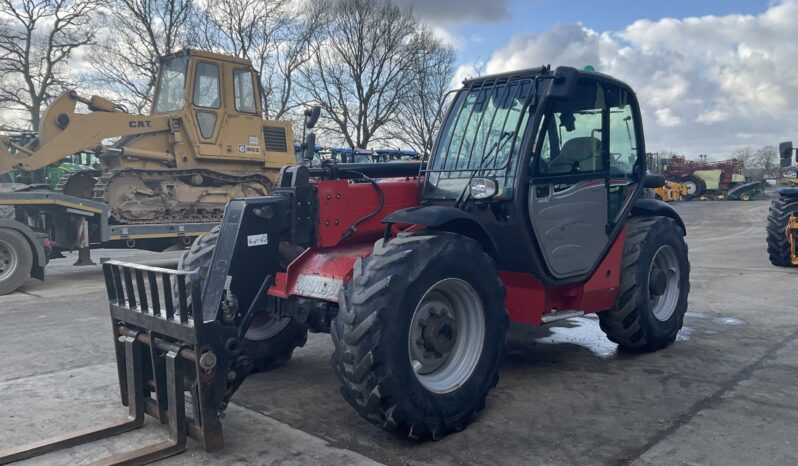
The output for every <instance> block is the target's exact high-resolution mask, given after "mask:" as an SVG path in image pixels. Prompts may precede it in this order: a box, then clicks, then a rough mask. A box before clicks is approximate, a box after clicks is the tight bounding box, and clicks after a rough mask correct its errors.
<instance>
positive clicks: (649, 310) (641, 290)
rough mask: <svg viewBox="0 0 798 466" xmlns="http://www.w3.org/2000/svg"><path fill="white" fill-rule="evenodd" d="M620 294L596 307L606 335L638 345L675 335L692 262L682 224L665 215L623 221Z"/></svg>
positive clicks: (665, 341) (647, 347)
mask: <svg viewBox="0 0 798 466" xmlns="http://www.w3.org/2000/svg"><path fill="white" fill-rule="evenodd" d="M627 227H628V229H627V235H626V240H625V241H624V248H623V258H622V259H621V278H620V286H619V289H618V299H617V302H616V304H615V307H614V308H613V309H611V310H608V311H604V312H599V313H598V316H599V323H600V325H601V329H602V330H603V331H604V333H605V334H606V335H607V337H608V338H609V339H610V340H611V341H613V342H615V343H617V344H618V345H620V346H622V347H624V348H627V349H633V350H639V351H656V350H658V349H662V348H664V347H666V346H668V345H670V344H671V343H673V342H674V340H675V339H676V334H677V333H679V330H681V328H682V324H683V322H684V314H685V312H686V311H687V295H688V294H689V293H690V262H689V260H688V257H687V244H686V243H685V242H684V237H683V234H682V230H681V228H680V227H679V226H678V225H677V224H676V222H675V221H673V219H670V218H667V217H635V218H632V219H630V220H629V222H628V224H627Z"/></svg>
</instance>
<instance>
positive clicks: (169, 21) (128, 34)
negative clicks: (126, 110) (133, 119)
mask: <svg viewBox="0 0 798 466" xmlns="http://www.w3.org/2000/svg"><path fill="white" fill-rule="evenodd" d="M109 9H110V18H111V21H110V23H111V27H110V28H109V34H108V35H107V37H106V38H105V40H104V41H102V43H101V44H100V47H99V50H98V52H99V53H98V54H97V56H96V57H95V61H94V62H95V69H96V71H97V75H96V82H97V84H98V85H99V86H101V87H102V88H103V89H104V90H107V91H110V92H112V93H114V94H115V95H114V97H115V98H117V99H120V100H121V101H122V102H124V103H126V104H128V105H131V106H132V107H134V108H135V109H136V110H137V111H138V112H139V113H142V112H143V111H144V110H145V109H146V108H147V107H148V106H149V105H150V104H151V103H152V95H151V94H152V92H151V91H152V86H153V84H154V83H155V79H156V78H157V76H158V65H159V58H160V57H161V56H163V55H168V54H170V53H172V52H175V51H177V50H178V49H180V48H181V47H183V46H185V45H186V36H187V32H188V31H187V30H188V23H189V20H190V19H191V16H192V14H194V12H195V7H194V4H193V1H192V0H113V2H112V3H111V4H110V6H109Z"/></svg>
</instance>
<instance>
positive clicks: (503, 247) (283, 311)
mask: <svg viewBox="0 0 798 466" xmlns="http://www.w3.org/2000/svg"><path fill="white" fill-rule="evenodd" d="M308 126H310V125H308ZM314 138H315V137H313V138H311V135H309V138H308V139H309V140H312V139H314ZM311 142H312V141H311ZM308 147H309V149H308V152H310V154H309V155H310V156H311V157H312V150H313V147H314V145H313V144H308ZM662 182H663V179H662V177H652V176H646V162H645V144H644V137H643V128H642V123H641V118H640V111H639V107H638V102H637V99H636V97H635V94H634V93H633V91H632V90H631V89H630V88H629V87H628V86H627V85H626V84H624V83H622V82H620V81H617V80H615V79H613V78H611V77H609V76H606V75H602V74H599V73H594V72H587V71H577V70H576V69H573V68H567V67H560V68H557V69H555V70H552V69H550V68H549V67H542V68H535V69H529V70H523V71H518V72H512V73H505V74H500V75H492V76H486V77H480V78H476V79H471V80H467V81H465V82H464V84H463V87H462V88H461V89H460V90H458V91H457V92H456V94H454V96H453V101H452V104H451V105H450V107H449V110H448V112H447V115H446V118H445V120H444V124H443V126H442V129H441V131H440V133H439V135H438V137H437V141H436V144H435V149H434V151H433V154H432V156H431V157H430V159H429V161H428V162H427V163H426V164H418V163H399V162H397V163H381V164H338V165H335V164H329V165H325V166H323V167H307V166H304V165H300V166H295V167H286V168H284V169H283V170H282V172H281V174H280V177H279V182H278V183H277V186H276V187H275V189H274V190H273V192H272V195H270V196H266V197H258V198H247V199H238V200H234V201H232V202H230V203H229V204H228V206H227V209H226V211H225V213H224V218H223V221H222V223H221V225H220V227H219V228H218V229H216V230H215V231H213V232H212V233H211V234H209V235H207V236H205V237H202V238H200V239H198V240H197V242H196V243H195V244H194V246H193V248H192V249H191V251H189V252H188V253H187V255H186V256H184V258H183V260H182V262H181V269H182V270H166V269H158V268H152V267H147V266H142V265H136V264H126V263H119V262H109V263H106V264H105V266H104V272H105V278H106V285H107V290H108V298H109V300H110V308H111V320H112V323H113V330H114V341H115V345H116V356H117V365H118V368H119V381H120V389H121V392H122V400H123V403H124V404H126V405H127V406H128V407H129V410H130V416H129V418H128V419H124V420H123V421H121V422H120V423H117V424H115V425H113V426H110V427H108V426H105V427H103V428H101V429H95V430H92V431H84V432H80V433H77V434H76V435H73V436H64V437H60V438H58V439H55V440H54V441H51V442H48V441H44V442H40V443H39V444H38V445H35V446H33V447H32V448H31V447H21V448H18V449H15V450H14V451H12V452H5V454H6V456H5V457H4V458H2V459H0V463H2V462H7V461H10V460H18V459H23V458H28V457H31V456H33V455H37V454H41V453H44V452H48V451H53V450H55V449H58V448H64V447H68V446H72V445H75V444H78V443H82V442H85V441H90V440H95V439H97V438H102V437H107V436H109V435H114V434H117V433H119V432H121V431H125V430H130V429H133V428H136V427H139V426H141V425H142V423H143V422H144V417H145V416H144V415H145V413H146V414H149V415H151V416H153V417H155V418H156V419H159V420H160V421H161V422H162V423H167V424H168V425H169V431H170V439H169V440H168V441H165V442H164V443H162V444H159V445H154V446H150V447H144V448H142V449H139V450H136V451H133V452H130V453H126V454H122V455H119V456H116V457H112V458H109V459H108V462H109V463H120V462H134V463H145V462H149V461H154V460H156V459H159V458H163V457H166V456H169V455H173V454H175V453H178V452H180V451H183V450H184V449H185V445H186V438H187V437H191V438H194V439H196V440H198V441H199V442H201V443H202V444H203V446H204V448H205V449H207V450H209V451H211V450H216V449H219V448H221V447H222V446H223V436H222V428H221V422H220V419H221V417H222V414H223V412H224V410H225V408H226V407H227V405H228V403H229V402H230V399H231V397H232V396H233V394H234V393H235V392H236V389H237V388H238V387H239V386H240V384H241V383H242V382H243V381H244V380H245V378H246V377H247V376H248V375H249V374H251V373H252V372H253V371H263V370H268V369H270V368H272V367H274V366H275V365H277V364H280V363H281V362H284V361H286V360H287V359H288V358H290V357H291V354H292V352H293V350H294V348H295V347H297V346H298V345H302V344H303V343H304V341H305V336H306V332H307V331H313V332H329V333H330V334H331V336H332V339H333V342H334V344H335V351H334V353H333V355H332V362H333V366H334V368H335V371H336V372H337V374H338V376H339V378H340V381H341V393H342V394H343V396H344V398H346V400H347V401H348V402H349V403H350V404H351V405H352V407H354V408H355V410H356V411H357V412H358V413H359V414H360V415H361V416H362V417H363V418H365V419H367V420H369V421H371V422H372V423H374V424H376V425H378V426H379V427H381V428H384V429H387V430H390V431H395V432H398V433H400V434H401V435H404V436H407V437H410V438H412V439H425V438H434V439H437V438H440V437H442V436H444V435H446V434H448V433H450V432H455V431H459V430H461V429H463V428H465V426H466V424H467V423H468V422H469V421H471V420H472V419H473V418H474V416H475V415H476V414H477V413H478V412H479V411H481V410H482V409H483V408H484V407H485V399H486V396H487V394H488V392H489V391H490V390H491V388H493V387H494V386H495V385H496V383H497V382H498V379H499V367H500V364H501V361H502V357H503V355H504V351H505V332H506V330H507V327H508V324H509V322H510V321H513V322H518V323H524V324H529V325H541V324H546V323H550V322H553V321H557V320H559V319H566V318H570V317H574V316H580V315H583V314H587V313H598V317H599V321H600V324H601V329H602V330H603V331H604V332H605V333H606V334H607V336H608V337H609V339H611V340H612V341H614V342H616V343H617V344H618V345H620V346H622V347H624V348H630V349H633V350H638V351H643V352H645V351H654V350H659V349H661V348H664V347H666V346H668V345H669V344H670V343H672V342H673V341H674V340H675V338H676V334H677V333H678V332H679V330H680V329H681V328H682V322H683V318H684V314H685V311H686V308H687V296H688V292H689V289H690V283H689V273H690V263H689V261H688V255H687V247H686V245H685V242H684V235H685V234H686V230H685V226H684V223H683V222H682V220H681V219H680V218H679V216H678V215H677V213H676V212H675V211H674V210H673V209H672V208H671V207H670V206H668V205H667V204H665V203H663V202H660V201H657V200H653V199H643V198H641V196H640V194H641V192H642V190H643V189H644V188H645V187H656V186H659V185H661V184H662ZM187 394H188V396H187ZM186 401H190V403H188V404H189V406H190V409H189V412H188V413H187V412H186V404H187V403H186Z"/></svg>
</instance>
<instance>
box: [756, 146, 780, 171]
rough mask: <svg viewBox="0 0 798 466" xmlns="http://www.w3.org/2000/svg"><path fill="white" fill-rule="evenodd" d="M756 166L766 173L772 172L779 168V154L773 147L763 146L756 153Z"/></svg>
mask: <svg viewBox="0 0 798 466" xmlns="http://www.w3.org/2000/svg"><path fill="white" fill-rule="evenodd" d="M754 155H755V156H756V160H757V165H758V166H759V167H761V168H764V169H765V172H766V173H770V172H772V171H773V170H774V169H775V168H778V166H779V153H778V151H777V150H776V148H775V147H774V146H764V147H761V148H759V149H757V151H756V153H755V154H754Z"/></svg>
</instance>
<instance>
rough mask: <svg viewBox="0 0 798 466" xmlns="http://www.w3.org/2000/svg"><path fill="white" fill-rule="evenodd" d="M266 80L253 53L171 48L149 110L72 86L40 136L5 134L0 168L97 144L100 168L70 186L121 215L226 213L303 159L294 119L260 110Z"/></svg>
mask: <svg viewBox="0 0 798 466" xmlns="http://www.w3.org/2000/svg"><path fill="white" fill-rule="evenodd" d="M258 82H259V81H258V77H257V74H256V72H255V70H254V69H253V68H252V65H251V63H250V62H249V61H248V60H242V59H238V58H233V57H229V56H224V55H218V54H214V53H209V52H201V51H196V50H183V51H180V52H177V53H175V54H172V55H168V56H165V57H163V58H162V59H161V66H160V72H159V76H158V81H157V83H156V87H155V94H154V101H153V102H154V103H153V106H152V110H151V112H150V114H149V115H133V114H130V113H128V112H127V111H126V110H125V108H124V107H122V106H120V105H117V104H114V103H113V102H111V101H109V100H107V99H104V98H102V97H99V96H92V97H90V98H84V97H81V96H79V95H78V94H77V93H76V92H75V91H69V92H66V93H64V94H62V95H61V96H60V97H58V98H57V99H56V100H55V101H53V103H52V104H50V106H49V107H47V109H46V110H45V111H44V114H43V116H42V119H41V123H40V126H39V137H38V139H36V140H34V141H32V142H30V143H29V144H26V145H24V146H20V145H16V144H14V143H13V142H12V141H11V140H10V139H9V138H8V137H5V136H0V175H1V174H4V173H8V172H10V171H12V170H23V171H32V170H36V169H40V168H43V167H46V166H48V165H50V164H52V163H55V162H58V161H59V160H61V159H63V158H65V157H67V156H69V155H71V154H74V153H76V152H79V151H83V150H93V151H95V152H96V153H97V154H98V155H99V158H100V162H101V169H100V170H96V171H95V170H90V171H83V172H77V173H76V174H74V175H72V176H70V177H68V178H66V179H65V180H64V181H63V182H62V183H61V185H60V189H61V190H62V191H63V192H64V194H69V195H73V196H78V197H82V198H86V199H93V200H97V201H101V202H105V203H107V204H108V206H109V207H110V210H111V216H112V217H113V218H114V219H115V221H117V222H119V223H165V222H173V221H184V222H185V221H192V222H206V221H208V222H211V221H219V220H221V217H222V213H223V212H224V206H225V205H226V204H227V202H228V201H229V200H230V199H232V198H236V197H248V196H259V195H265V194H267V193H268V192H269V191H270V190H271V187H272V183H273V181H274V180H275V179H276V178H277V175H278V173H279V170H280V168H281V167H283V166H286V165H292V164H294V163H295V162H296V156H295V154H294V141H293V133H292V130H291V123H290V122H284V121H271V120H264V119H263V118H261V99H260V90H259V86H258ZM78 103H83V104H85V105H86V106H87V107H88V110H89V111H88V113H78V112H76V105H77V104H78ZM12 152H13V153H14V154H13V155H12Z"/></svg>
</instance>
